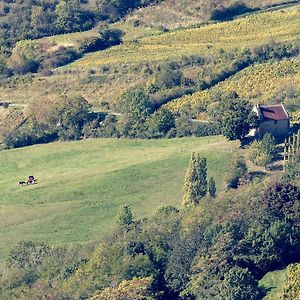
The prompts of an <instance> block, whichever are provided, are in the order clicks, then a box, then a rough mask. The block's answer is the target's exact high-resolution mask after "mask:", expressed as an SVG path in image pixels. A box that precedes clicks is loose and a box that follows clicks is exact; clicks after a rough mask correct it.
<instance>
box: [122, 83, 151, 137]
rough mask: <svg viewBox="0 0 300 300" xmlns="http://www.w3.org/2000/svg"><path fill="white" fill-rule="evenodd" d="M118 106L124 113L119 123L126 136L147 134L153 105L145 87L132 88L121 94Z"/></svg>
mask: <svg viewBox="0 0 300 300" xmlns="http://www.w3.org/2000/svg"><path fill="white" fill-rule="evenodd" d="M117 107H118V110H119V111H120V112H121V113H122V114H123V116H122V118H121V120H120V122H119V124H120V126H121V128H120V131H121V132H123V134H124V135H125V136H130V137H140V136H141V135H143V134H145V131H146V124H145V122H146V119H147V118H148V116H149V115H150V114H151V112H152V110H153V107H152V103H151V101H150V97H149V95H148V94H147V93H145V91H144V90H143V89H140V88H139V89H134V90H130V91H128V92H126V93H124V94H123V95H121V97H120V98H119V100H118V104H117Z"/></svg>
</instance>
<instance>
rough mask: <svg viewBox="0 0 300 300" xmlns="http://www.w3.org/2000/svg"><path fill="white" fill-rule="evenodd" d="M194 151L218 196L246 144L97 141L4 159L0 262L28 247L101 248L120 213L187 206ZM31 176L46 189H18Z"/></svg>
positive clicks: (0, 168) (0, 157) (12, 153)
mask: <svg viewBox="0 0 300 300" xmlns="http://www.w3.org/2000/svg"><path fill="white" fill-rule="evenodd" d="M192 151H198V152H200V153H201V154H202V155H203V156H204V157H206V158H207V162H208V170H209V176H214V177H215V179H216V181H217V184H218V189H219V191H220V189H222V177H223V175H224V173H225V172H226V169H227V166H228V165H229V163H230V158H231V157H232V156H233V155H234V153H235V152H236V151H238V143H234V142H232V143H231V142H226V141H225V139H224V138H222V137H220V136H216V137H207V138H183V139H171V140H126V139H120V140H115V139H94V140H93V139H91V140H85V141H78V142H66V143H52V144H46V145H36V146H32V147H26V148H20V149H14V150H9V151H1V152H0V190H1V197H0V229H1V230H0V259H1V260H3V259H4V258H6V257H7V254H8V251H9V250H10V249H11V247H13V246H14V245H15V243H16V242H18V241H20V240H37V241H42V242H46V243H48V244H50V245H52V244H56V245H57V244H69V243H82V242H89V241H97V240H100V239H102V238H103V237H105V235H107V234H108V233H109V232H111V230H112V229H113V227H114V224H115V218H116V214H117V211H118V210H119V208H120V207H121V206H122V205H124V204H129V205H131V206H132V208H133V210H134V211H135V212H136V216H137V218H142V217H146V216H149V215H151V214H152V213H153V212H154V211H155V210H156V209H157V208H158V207H160V206H165V205H174V206H178V207H179V206H180V204H181V198H182V186H183V181H184V173H185V170H186V168H187V164H188V160H189V158H190V155H191V152H192ZM29 175H34V176H36V178H38V184H36V185H32V186H24V187H22V186H18V181H19V180H24V179H26V178H27V177H28V176H29Z"/></svg>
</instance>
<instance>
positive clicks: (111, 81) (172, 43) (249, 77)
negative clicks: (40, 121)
mask: <svg viewBox="0 0 300 300" xmlns="http://www.w3.org/2000/svg"><path fill="white" fill-rule="evenodd" d="M112 27H113V28H119V29H123V30H124V31H125V32H127V34H126V35H125V37H124V43H123V44H122V45H120V46H116V47H112V48H110V49H108V50H105V51H99V52H95V53H91V54H88V55H85V56H84V57H83V58H81V59H79V60H77V61H75V62H74V63H72V64H70V65H67V66H64V67H61V68H59V69H56V70H55V73H54V75H53V76H50V77H42V76H27V77H26V76H25V77H24V78H21V79H16V80H15V79H11V80H10V81H9V82H8V83H4V84H0V99H1V100H6V101H10V102H15V103H28V102H31V101H34V100H36V99H38V98H41V97H48V96H49V95H54V94H59V93H72V94H79V95H83V96H84V97H85V98H86V99H87V100H88V101H89V102H90V103H92V104H93V105H94V106H96V107H99V106H101V103H103V102H106V103H109V104H112V106H113V105H114V103H115V101H116V99H117V98H118V97H119V95H121V94H122V93H123V92H124V91H126V90H127V89H129V88H132V87H135V86H142V87H145V86H147V84H148V83H149V82H151V81H153V73H155V70H156V69H157V67H158V66H159V65H160V64H163V63H165V62H181V61H183V60H184V59H186V58H187V59H189V58H191V57H198V58H199V57H200V58H201V57H204V58H205V59H208V60H209V59H210V58H211V57H218V56H221V55H222V53H229V52H232V51H235V50H237V51H242V50H243V49H245V48H253V47H256V46H259V45H262V44H266V43H269V42H271V41H278V42H288V43H291V44H296V43H297V42H298V41H299V36H300V5H299V4H298V5H294V6H293V7H290V8H285V9H282V10H278V11H272V12H265V13H255V14H251V15H249V16H247V17H243V18H238V19H235V20H234V21H229V22H223V23H216V24H209V25H205V26H201V27H199V28H191V29H185V30H175V31H172V32H167V33H161V31H160V30H158V29H155V28H147V27H144V26H139V27H134V26H130V25H129V24H128V23H126V22H119V23H117V24H113V25H112ZM95 34H97V33H96V32H95V31H89V32H85V33H75V34H69V35H61V36H56V37H51V38H46V39H44V40H48V41H53V42H55V43H57V45H64V44H65V45H67V44H69V45H73V46H74V47H78V45H79V44H80V42H81V41H82V39H84V38H86V37H89V36H93V35H95ZM228 64H229V62H228V60H227V61H221V62H220V63H219V65H216V68H221V69H224V70H226V68H227V67H229V66H228ZM285 66H286V67H285ZM297 67H298V62H296V61H295V60H293V61H291V62H285V61H284V62H277V63H274V62H270V63H266V64H262V65H257V66H253V67H249V68H248V69H246V70H244V71H242V72H240V73H238V74H236V75H235V76H233V77H232V78H230V79H228V80H226V81H225V82H222V83H220V84H219V85H218V86H217V87H213V89H212V90H208V91H202V92H198V93H196V94H194V95H193V96H188V97H184V98H183V99H182V98H180V99H179V100H177V101H175V102H173V103H171V104H170V105H169V107H173V109H174V110H176V109H178V108H179V107H181V106H182V105H184V104H185V103H194V104H195V103H200V104H199V105H200V106H202V105H203V104H202V102H206V101H207V99H209V98H210V95H211V92H214V91H215V90H216V89H219V90H222V91H224V92H226V90H232V89H234V90H236V91H237V92H238V93H239V94H240V95H241V96H242V97H247V98H249V99H251V100H252V101H254V102H255V101H258V99H260V101H261V100H263V101H268V100H269V99H271V98H274V97H275V96H276V93H277V89H278V88H279V87H280V86H284V85H286V84H289V83H290V82H292V83H293V84H294V85H295V86H297V85H298V81H297V76H296V75H293V74H292V72H293V71H292V69H295V70H296V69H297ZM201 68H202V69H204V68H206V66H205V65H204V66H196V67H194V69H193V70H188V71H187V72H190V71H192V73H193V74H194V75H193V76H194V77H196V79H197V78H199V76H198V74H199V72H200V71H201ZM264 68H266V69H265V70H264ZM281 68H282V70H280V76H279V75H278V74H277V73H278V72H279V71H278V70H279V69H281ZM290 69H291V70H290ZM149 70H150V72H149ZM183 72H186V71H185V70H183ZM295 72H296V73H297V71H295ZM294 81H295V82H294ZM263 82H266V84H264V83H263ZM196 90H197V88H196ZM177 97H178V96H177ZM194 104H193V105H194ZM197 105H198V104H197ZM199 105H198V106H199Z"/></svg>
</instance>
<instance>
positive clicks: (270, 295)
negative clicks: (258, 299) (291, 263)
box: [259, 269, 287, 300]
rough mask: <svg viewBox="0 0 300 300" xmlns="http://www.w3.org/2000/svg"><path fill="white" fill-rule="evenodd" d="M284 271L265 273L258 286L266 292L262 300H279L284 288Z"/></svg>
mask: <svg viewBox="0 0 300 300" xmlns="http://www.w3.org/2000/svg"><path fill="white" fill-rule="evenodd" d="M286 271H287V270H286V269H283V270H279V271H273V272H269V273H267V274H266V275H265V276H264V277H263V278H262V279H261V280H260V282H259V283H260V285H261V286H262V287H264V288H265V289H266V290H267V295H266V296H265V297H264V298H263V300H274V299H280V293H281V291H282V288H283V286H284V282H285V276H286Z"/></svg>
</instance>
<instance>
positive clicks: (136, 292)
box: [91, 277, 154, 300]
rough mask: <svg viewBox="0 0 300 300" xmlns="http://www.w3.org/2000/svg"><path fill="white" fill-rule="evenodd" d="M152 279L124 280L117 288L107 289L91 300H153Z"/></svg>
mask: <svg viewBox="0 0 300 300" xmlns="http://www.w3.org/2000/svg"><path fill="white" fill-rule="evenodd" d="M152 282H153V279H152V278H151V277H139V278H137V277H134V278H132V279H131V280H123V281H122V282H121V283H120V284H119V285H118V286H117V287H107V288H105V289H103V290H102V291H101V292H100V294H96V295H94V296H93V297H92V298H91V300H126V299H132V300H152V299H154V298H153V297H152V292H151V285H152Z"/></svg>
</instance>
